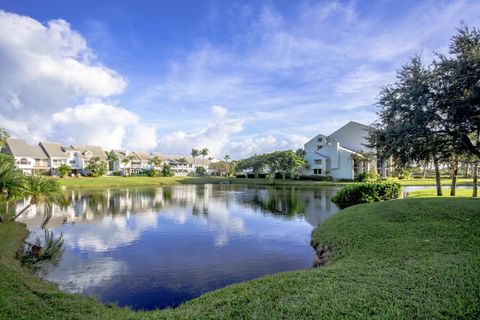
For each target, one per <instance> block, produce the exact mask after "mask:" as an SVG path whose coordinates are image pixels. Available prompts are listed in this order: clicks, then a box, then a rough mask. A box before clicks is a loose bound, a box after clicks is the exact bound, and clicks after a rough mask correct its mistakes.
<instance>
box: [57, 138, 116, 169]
mask: <svg viewBox="0 0 480 320" xmlns="http://www.w3.org/2000/svg"><path fill="white" fill-rule="evenodd" d="M62 149H63V150H64V151H65V153H66V154H67V156H68V164H69V165H70V167H72V169H73V172H74V173H80V174H88V170H87V169H86V167H87V166H88V164H89V163H90V160H91V159H93V158H97V157H98V158H99V159H100V160H101V161H104V162H105V163H106V162H107V155H106V154H105V151H103V149H102V147H100V146H94V145H77V146H70V147H62Z"/></svg>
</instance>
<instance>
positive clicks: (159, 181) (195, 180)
mask: <svg viewBox="0 0 480 320" xmlns="http://www.w3.org/2000/svg"><path fill="white" fill-rule="evenodd" d="M58 181H60V184H61V185H62V186H65V187H66V188H72V189H77V188H88V189H95V188H118V187H135V186H162V185H174V184H206V183H225V182H228V183H232V184H251V185H268V184H271V182H270V181H269V180H267V179H237V178H222V177H154V178H153V177H98V178H90V177H81V178H63V179H58ZM275 184H276V185H288V186H290V185H291V186H309V187H314V186H335V185H341V184H345V183H337V182H331V181H303V180H275Z"/></svg>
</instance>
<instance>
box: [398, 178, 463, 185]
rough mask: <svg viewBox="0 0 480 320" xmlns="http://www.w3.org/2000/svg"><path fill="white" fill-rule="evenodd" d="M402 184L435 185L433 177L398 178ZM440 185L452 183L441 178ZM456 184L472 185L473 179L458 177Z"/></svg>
mask: <svg viewBox="0 0 480 320" xmlns="http://www.w3.org/2000/svg"><path fill="white" fill-rule="evenodd" d="M397 181H398V182H399V183H400V184H401V185H402V186H435V185H436V181H435V179H402V180H400V179H398V180H397ZM441 181H442V185H444V186H449V185H450V184H451V183H452V180H451V179H441ZM457 185H459V186H471V185H473V179H465V178H460V179H457Z"/></svg>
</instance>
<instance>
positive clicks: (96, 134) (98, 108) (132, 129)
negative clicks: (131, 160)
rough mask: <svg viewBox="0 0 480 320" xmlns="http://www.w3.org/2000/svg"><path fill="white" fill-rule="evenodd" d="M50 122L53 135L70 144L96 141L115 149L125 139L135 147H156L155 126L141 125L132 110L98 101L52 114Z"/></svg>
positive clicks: (95, 142)
mask: <svg viewBox="0 0 480 320" xmlns="http://www.w3.org/2000/svg"><path fill="white" fill-rule="evenodd" d="M53 123H54V127H55V132H56V134H58V135H60V136H62V137H64V138H65V139H66V140H67V141H68V142H69V143H71V144H79V143H84V144H98V145H101V146H102V147H104V148H106V149H117V148H121V147H122V145H125V141H126V140H128V142H127V144H128V145H129V146H131V147H132V148H135V149H138V148H140V149H151V148H154V147H155V146H156V134H155V129H154V128H151V127H148V126H144V125H142V124H141V123H140V121H139V118H138V116H137V115H136V114H135V113H132V112H130V111H128V110H126V109H124V108H121V107H116V106H112V105H108V104H104V103H100V102H96V103H95V102H94V103H89V104H84V105H79V106H76V107H74V108H67V109H65V110H63V111H61V112H57V113H54V114H53Z"/></svg>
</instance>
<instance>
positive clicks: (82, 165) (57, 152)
mask: <svg viewBox="0 0 480 320" xmlns="http://www.w3.org/2000/svg"><path fill="white" fill-rule="evenodd" d="M2 153H5V154H8V155H10V156H12V157H13V158H14V159H15V164H16V166H17V168H18V169H19V170H21V171H22V172H23V174H25V175H36V174H47V173H48V174H53V175H55V174H57V171H56V169H57V168H58V167H60V166H61V165H62V164H67V165H69V166H70V167H71V168H72V171H73V173H76V174H88V170H87V169H86V167H87V166H88V164H89V163H90V161H91V160H92V159H93V158H95V157H98V158H100V160H101V161H105V162H106V161H107V156H106V154H105V152H104V151H103V149H102V147H100V146H93V145H78V146H70V147H64V146H61V145H60V144H59V143H55V142H43V141H42V142H40V143H39V144H38V145H29V144H27V143H26V142H25V141H24V140H21V139H12V138H9V139H7V143H6V145H5V147H4V148H3V149H2Z"/></svg>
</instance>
